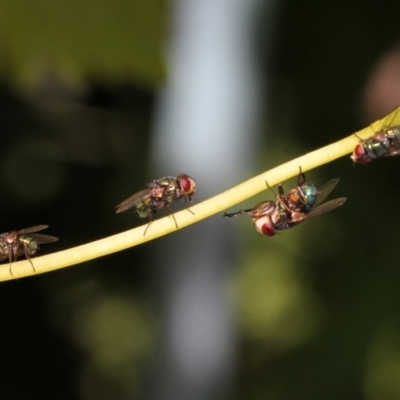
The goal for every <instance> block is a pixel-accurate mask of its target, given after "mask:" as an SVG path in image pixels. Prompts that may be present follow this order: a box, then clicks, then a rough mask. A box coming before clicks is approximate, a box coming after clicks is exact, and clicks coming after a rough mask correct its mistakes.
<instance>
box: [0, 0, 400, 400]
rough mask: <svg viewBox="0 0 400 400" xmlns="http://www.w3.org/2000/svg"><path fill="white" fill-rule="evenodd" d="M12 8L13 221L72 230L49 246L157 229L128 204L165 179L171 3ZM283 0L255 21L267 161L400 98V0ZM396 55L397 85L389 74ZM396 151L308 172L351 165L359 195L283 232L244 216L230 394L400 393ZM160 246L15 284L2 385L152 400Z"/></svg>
mask: <svg viewBox="0 0 400 400" xmlns="http://www.w3.org/2000/svg"><path fill="white" fill-rule="evenodd" d="M8 3H9V4H3V5H2V6H1V8H2V9H3V11H2V12H0V20H1V23H0V25H1V26H2V28H0V29H1V31H2V33H1V36H0V37H1V39H0V58H1V60H2V61H1V67H0V127H1V144H0V166H1V171H2V174H0V185H1V188H2V196H1V198H0V207H1V209H2V210H3V212H2V221H1V226H2V228H1V229H2V230H3V231H4V232H6V231H9V230H13V229H22V228H26V227H30V226H34V225H38V224H49V225H50V228H49V229H48V231H46V232H44V233H47V234H50V235H54V236H57V237H59V238H60V241H59V242H57V243H54V244H49V245H46V246H43V248H42V249H41V253H42V254H46V253H48V252H52V251H58V250H62V249H67V248H70V247H73V246H76V245H79V244H83V243H87V242H90V241H93V240H96V239H100V238H104V237H107V236H109V235H112V234H115V233H118V232H120V231H123V230H127V229H129V228H131V227H133V226H136V225H140V224H141V223H142V221H140V220H138V219H137V218H136V217H135V216H134V215H133V213H130V214H128V213H127V214H126V215H125V214H124V215H123V216H122V215H118V216H116V215H115V214H114V206H115V205H116V204H118V203H119V202H120V201H122V200H123V199H124V198H126V197H127V196H129V195H130V194H132V193H133V192H134V191H135V190H137V189H140V188H141V187H142V186H143V184H144V183H145V182H148V181H149V180H151V179H154V178H156V177H152V176H149V173H148V171H149V169H151V165H149V157H148V155H149V145H150V143H151V140H152V136H151V129H152V118H153V113H154V105H155V101H156V95H157V91H158V89H159V88H160V87H161V86H162V84H163V82H164V81H165V80H166V79H167V74H166V72H165V68H164V65H163V59H162V55H163V43H164V41H165V40H167V32H168V28H167V27H168V18H169V16H168V12H167V9H168V7H167V5H166V4H163V3H161V2H156V1H152V2H147V3H146V2H140V1H133V0H132V1H131V2H125V3H121V4H120V5H119V6H120V8H119V7H118V6H115V7H110V6H109V5H108V6H107V4H106V3H105V4H102V3H99V4H96V5H95V4H91V3H90V2H89V3H87V4H86V8H84V9H82V8H81V7H80V6H79V5H78V3H76V4H75V2H69V3H66V4H65V9H62V12H59V11H60V10H58V9H57V7H55V5H54V4H53V3H51V2H48V3H47V2H42V3H41V7H39V6H38V5H37V6H35V7H31V6H30V4H31V3H28V2H27V3H26V4H25V3H24V2H18V3H17V2H14V3H13V2H8ZM67 4H68V6H67ZM278 4H279V7H278V8H279V10H278V12H277V13H276V18H275V20H274V27H273V29H270V26H266V24H265V23H264V22H263V14H262V13H260V15H258V17H257V19H256V21H255V24H256V27H257V32H258V34H257V38H256V39H257V40H256V41H255V43H252V46H253V47H254V48H255V50H256V54H257V59H258V62H259V68H260V70H261V72H262V75H263V76H264V78H265V82H266V83H265V91H266V92H268V96H265V99H266V100H265V102H264V103H263V104H262V107H263V109H265V112H267V111H268V115H269V120H268V123H265V127H264V129H263V132H264V133H265V134H264V133H263V132H262V133H261V135H260V145H259V146H258V148H259V154H254V158H255V159H256V160H257V165H258V167H259V170H258V172H257V173H261V172H262V171H265V170H267V169H269V168H271V167H274V166H276V165H279V164H280V163H283V162H285V161H287V160H289V159H290V158H291V157H295V156H299V155H301V154H303V153H306V152H309V151H312V150H315V149H317V148H319V147H322V146H324V145H326V144H329V143H331V142H334V141H336V140H339V139H341V138H343V137H345V136H347V135H349V134H351V133H352V132H354V131H357V130H359V129H361V128H363V127H364V126H367V125H368V124H369V123H371V122H373V121H374V120H376V119H378V118H381V117H383V116H384V115H385V114H387V113H389V112H390V111H391V110H392V109H393V108H394V107H395V106H396V105H397V104H399V103H400V90H398V89H400V87H399V85H397V82H396V77H397V79H398V80H399V77H400V63H397V64H396V59H397V58H396V57H397V53H398V49H397V46H398V45H399V37H400V29H399V24H398V15H399V13H400V5H396V4H395V3H394V2H388V1H386V2H385V1H384V2H379V3H376V2H365V1H356V0H353V1H347V2H343V3H341V2H327V1H323V2H317V1H310V0H308V1H307V0H305V1H302V2H298V1H282V2H280V3H278ZM62 7H63V6H61V8H62ZM395 7H397V8H395ZM128 9H129V10H130V11H132V10H134V11H135V12H132V13H129V12H127V10H128ZM50 21H51V23H50ZM267 38H268V40H267ZM116 44H117V45H116ZM267 46H271V47H270V48H268V52H269V53H268V54H269V57H266V53H267ZM271 48H272V50H271ZM391 57H392V58H391ZM388 59H389V61H388V62H389V64H390V60H393V66H392V68H391V69H390V68H387V69H385V70H384V72H385V71H386V72H387V75H385V73H384V72H382V75H383V78H382V79H383V80H385V79H386V81H387V82H389V83H388V84H387V87H388V90H387V93H389V94H387V95H386V97H385V96H384V95H381V93H382V91H379V90H378V89H376V86H374V85H375V83H376V79H377V78H376V76H377V74H379V71H381V70H380V69H379V68H380V66H381V65H382V63H383V62H384V60H388ZM267 60H268V61H267ZM390 65H392V64H390ZM388 71H389V72H390V73H391V74H392V75H390V73H389V72H388ZM385 76H386V78H385ZM374 79H375V80H374ZM374 82H375V83H374ZM384 93H386V92H384ZM267 132H268V134H269V136H267ZM264 145H265V147H264ZM265 160H268V162H265ZM399 163H400V158H396V157H393V158H387V159H383V160H379V162H378V161H377V162H374V163H372V164H371V165H369V166H366V167H364V166H358V165H356V166H352V163H351V161H350V159H349V158H347V157H346V158H343V159H339V160H336V161H334V162H332V163H330V164H328V165H326V166H323V167H322V168H320V169H319V170H318V171H317V170H316V171H311V172H310V173H309V174H308V176H309V177H310V179H312V180H314V181H315V182H316V184H317V186H318V185H320V184H322V183H324V182H325V181H328V180H329V179H331V178H333V177H336V176H338V177H340V178H341V183H340V185H339V186H338V187H337V188H336V189H335V191H334V194H333V195H334V196H338V197H341V196H347V197H348V202H347V203H346V205H345V206H344V207H343V208H342V209H340V210H337V211H335V212H333V213H331V214H329V215H328V214H327V215H326V216H324V217H321V218H319V219H316V220H313V221H308V222H306V223H304V224H301V225H300V226H299V227H297V228H296V229H294V230H291V231H287V232H284V233H282V234H280V235H279V237H276V238H273V239H269V238H264V237H261V236H258V235H257V234H256V233H255V232H254V231H253V227H252V225H251V223H250V222H249V221H248V220H243V221H239V220H234V221H227V223H232V224H233V226H235V227H236V228H237V229H238V230H239V229H240V231H238V232H237V236H238V240H239V243H240V244H239V246H240V248H241V254H240V259H239V260H238V266H237V269H236V271H235V276H234V277H233V281H234V282H233V284H232V286H233V287H234V289H235V290H234V291H233V292H234V293H235V295H234V296H233V298H234V300H233V301H234V302H235V304H236V306H235V307H236V310H237V321H238V322H237V329H238V343H237V346H238V357H237V360H236V362H237V366H236V372H235V377H234V384H233V385H232V386H229V387H227V388H226V395H225V396H223V398H229V399H243V398H246V399H261V398H262V399H266V398H268V399H279V400H280V399H297V400H301V399H307V400H310V399H341V400H344V399H349V400H358V399H368V400H369V399H398V398H400V385H399V382H400V313H399V307H400V295H399V286H400V270H399V262H398V258H399V257H398V247H397V246H398V243H399V242H400V234H399V230H398V221H399V220H400V211H399V207H398V203H399V201H398V198H399V196H400V186H399V181H400V172H399V171H400V170H399V168H398V165H399ZM188 171H190V168H188ZM166 174H170V172H167V173H166ZM293 182H294V181H293ZM293 182H290V183H286V184H285V187H286V189H288V188H289V187H290V185H292V183H293ZM260 198H263V197H260ZM249 202H250V203H249V205H251V204H256V203H257V200H254V201H253V200H249ZM217 217H219V216H214V217H212V218H217ZM159 240H162V238H161V239H159ZM152 246H153V244H152V243H151V242H150V243H147V244H145V245H142V246H139V247H135V248H132V249H130V250H127V251H124V252H121V253H116V254H112V255H110V256H107V257H103V258H99V259H96V260H93V261H91V262H87V263H84V264H82V265H78V266H75V267H71V268H66V269H63V270H60V271H57V272H54V273H49V274H44V275H40V276H37V277H32V278H27V279H22V280H18V281H10V282H6V283H2V284H1V287H0V302H1V304H2V308H1V312H0V318H1V329H0V343H2V346H1V349H0V359H1V362H0V369H1V374H0V377H1V378H0V382H1V384H0V398H1V399H30V398H40V399H55V398H57V399H109V398H115V399H119V398H126V392H127V387H129V392H130V393H131V396H132V398H144V397H146V392H147V388H148V385H149V380H150V379H149V376H151V371H152V368H153V362H154V357H155V352H156V348H157V338H158V335H159V333H160V316H159V315H158V311H157V310H158V308H157V302H158V300H157V293H156V291H155V288H154V286H153V277H152V274H155V273H157V270H156V268H152V265H151V264H150V262H149V259H150V256H149V254H150V253H151V252H152ZM265 259H268V260H274V262H273V263H272V264H273V265H271V267H270V268H265V265H264V260H265ZM4 268H8V265H7V264H5V265H4Z"/></svg>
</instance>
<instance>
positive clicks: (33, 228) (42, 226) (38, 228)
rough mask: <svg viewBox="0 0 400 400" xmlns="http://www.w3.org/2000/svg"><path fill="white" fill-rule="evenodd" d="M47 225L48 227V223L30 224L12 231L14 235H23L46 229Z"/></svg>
mask: <svg viewBox="0 0 400 400" xmlns="http://www.w3.org/2000/svg"><path fill="white" fill-rule="evenodd" d="M48 227H49V226H48V225H36V226H31V227H30V228H25V229H21V230H20V231H16V232H14V233H15V234H16V235H24V234H25V233H34V232H39V231H42V230H43V229H47V228H48ZM9 233H11V232H9Z"/></svg>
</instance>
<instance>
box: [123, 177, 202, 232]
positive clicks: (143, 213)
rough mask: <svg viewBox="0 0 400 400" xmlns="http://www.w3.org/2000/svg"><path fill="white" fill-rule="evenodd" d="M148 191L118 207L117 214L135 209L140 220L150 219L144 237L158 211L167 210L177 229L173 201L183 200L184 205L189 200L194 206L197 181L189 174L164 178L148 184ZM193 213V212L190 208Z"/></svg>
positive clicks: (134, 195) (134, 196) (132, 197)
mask: <svg viewBox="0 0 400 400" xmlns="http://www.w3.org/2000/svg"><path fill="white" fill-rule="evenodd" d="M146 186H147V188H146V189H143V190H141V191H139V192H137V193H135V194H133V195H132V196H130V197H129V198H127V199H126V200H124V201H123V202H122V203H121V204H119V205H118V206H117V207H116V209H117V210H116V212H117V213H121V212H124V211H126V210H129V209H130V208H133V209H134V210H135V211H136V213H137V214H138V216H139V217H140V218H145V217H148V218H149V219H150V222H149V223H148V225H147V226H146V229H145V230H144V233H143V236H145V235H146V232H147V229H148V228H149V226H150V224H151V223H152V222H153V221H154V220H155V219H156V216H157V211H158V210H160V209H162V208H166V209H167V210H168V212H169V214H170V215H171V216H172V218H173V219H174V222H175V226H176V228H178V224H177V222H176V219H175V217H174V213H173V212H172V209H171V207H170V205H171V203H172V202H173V201H179V200H181V199H183V201H184V203H185V202H186V200H189V202H190V204H193V200H192V197H193V196H194V195H195V194H196V181H195V180H194V179H193V178H191V177H190V176H189V175H187V174H183V173H180V174H178V175H177V176H176V177H173V176H164V177H162V178H160V179H156V180H154V181H153V182H150V183H148V184H147V185H146ZM188 210H189V211H190V212H191V213H192V214H194V213H193V211H192V210H190V209H189V208H188Z"/></svg>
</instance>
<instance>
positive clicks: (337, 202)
mask: <svg viewBox="0 0 400 400" xmlns="http://www.w3.org/2000/svg"><path fill="white" fill-rule="evenodd" d="M346 200H347V198H346V197H339V198H337V199H334V200H330V201H327V202H326V203H324V204H321V205H320V206H318V207H314V208H312V209H311V211H310V212H309V213H307V214H303V215H302V216H300V217H298V218H295V219H294V220H292V222H294V223H297V222H301V221H305V220H306V219H309V218H313V217H316V216H318V215H321V214H324V213H326V212H328V211H332V210H334V209H335V208H338V207H340V206H342V205H343V204H344V203H345V202H346Z"/></svg>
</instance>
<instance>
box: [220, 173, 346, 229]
mask: <svg viewBox="0 0 400 400" xmlns="http://www.w3.org/2000/svg"><path fill="white" fill-rule="evenodd" d="M300 175H301V179H303V180H302V181H301V180H300V176H299V178H298V181H297V185H296V186H295V187H294V188H292V189H291V190H290V191H289V192H288V194H287V195H285V193H284V191H283V188H282V185H281V184H279V185H278V194H277V195H276V201H275V202H274V201H271V200H267V201H264V202H262V203H260V204H258V205H256V206H255V207H254V208H251V209H248V210H240V211H237V212H235V213H225V214H224V215H223V216H224V217H235V216H236V215H239V214H246V215H249V216H250V217H251V218H252V222H253V224H254V227H255V229H256V231H257V232H258V233H260V234H262V235H264V236H274V235H275V234H276V233H277V231H281V230H286V229H289V228H292V227H293V226H295V225H297V224H298V223H299V222H302V221H305V220H306V219H309V218H312V217H316V216H317V215H321V214H324V213H326V212H328V211H332V210H334V209H335V208H338V207H340V206H341V205H343V204H344V202H345V201H346V198H345V197H341V198H338V199H334V200H330V201H328V202H326V203H322V202H323V201H324V200H325V199H326V197H327V196H328V195H329V194H330V192H331V191H332V190H333V189H334V187H335V186H336V185H337V184H338V182H339V179H338V178H337V179H332V180H331V181H329V182H328V183H326V184H325V185H323V186H322V187H321V188H320V189H317V188H316V187H315V186H314V184H311V183H308V182H306V181H305V176H304V174H302V172H301V170H300ZM267 186H268V187H269V185H268V183H267ZM269 188H270V187H269ZM270 189H271V188H270ZM314 189H315V190H314ZM271 190H272V189H271ZM321 203H322V204H321Z"/></svg>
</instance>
